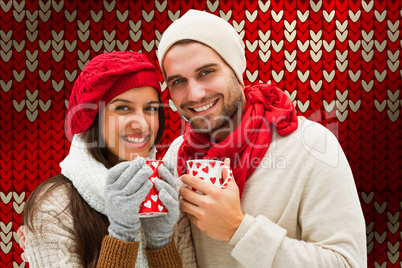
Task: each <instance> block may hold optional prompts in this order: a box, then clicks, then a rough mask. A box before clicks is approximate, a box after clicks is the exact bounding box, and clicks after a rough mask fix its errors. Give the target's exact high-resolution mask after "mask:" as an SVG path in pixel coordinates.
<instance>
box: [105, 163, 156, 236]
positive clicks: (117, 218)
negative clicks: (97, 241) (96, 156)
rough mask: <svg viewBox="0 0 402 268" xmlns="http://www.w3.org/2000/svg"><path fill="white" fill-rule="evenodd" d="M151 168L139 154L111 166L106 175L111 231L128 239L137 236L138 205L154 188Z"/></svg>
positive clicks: (107, 204) (111, 233)
mask: <svg viewBox="0 0 402 268" xmlns="http://www.w3.org/2000/svg"><path fill="white" fill-rule="evenodd" d="M151 174H152V169H151V168H150V167H149V166H148V165H146V163H145V159H144V158H142V157H139V156H138V157H137V158H135V160H133V161H126V162H122V163H120V164H117V165H116V166H114V167H113V168H111V169H110V170H109V172H108V175H107V180H106V186H105V199H106V206H107V213H108V217H109V222H110V226H109V235H110V236H111V237H114V238H116V239H120V240H123V241H127V242H132V241H134V240H135V238H136V236H137V233H138V229H139V227H140V219H139V214H138V212H139V209H140V205H141V203H142V202H143V201H144V199H145V197H146V196H147V195H148V193H149V191H150V190H151V188H152V182H151V181H150V180H149V179H148V178H149V177H150V176H151Z"/></svg>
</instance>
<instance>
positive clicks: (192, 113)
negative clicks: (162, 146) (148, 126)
mask: <svg viewBox="0 0 402 268" xmlns="http://www.w3.org/2000/svg"><path fill="white" fill-rule="evenodd" d="M158 59H159V63H160V66H161V70H162V73H163V75H164V78H165V81H166V83H167V86H168V88H169V90H170V94H171V97H172V100H173V102H174V104H175V106H176V107H177V108H178V110H179V111H180V112H181V114H182V115H183V117H184V118H186V119H187V120H188V121H189V123H190V125H191V126H190V128H189V129H188V130H187V131H186V134H185V135H184V136H181V137H179V138H177V139H176V140H175V141H174V142H173V144H172V145H171V146H170V148H169V150H168V152H167V153H166V156H165V160H166V161H171V163H177V176H180V179H181V181H182V182H183V183H184V184H187V185H189V186H191V187H193V188H196V189H198V190H200V191H201V192H203V193H204V194H203V195H201V194H198V193H196V192H194V191H191V190H189V189H188V188H187V187H181V188H180V190H179V193H180V195H181V196H182V200H181V208H182V210H183V211H184V212H186V213H187V214H188V218H189V219H190V221H191V222H192V234H193V240H194V244H195V250H196V256H197V262H198V265H199V267H242V266H244V267H365V266H366V265H367V263H366V258H367V257H366V235H365V222H364V217H363V214H362V210H361V206H360V203H359V199H358V195H357V192H356V188H355V184H354V180H353V176H352V173H351V170H350V167H349V165H348V162H347V159H346V157H345V155H344V154H343V152H342V149H341V147H340V146H339V143H338V142H337V140H336V138H335V137H334V136H333V135H332V134H331V133H330V132H329V131H328V130H326V129H325V128H324V127H322V126H321V125H319V124H316V123H313V122H311V121H309V120H307V119H305V118H303V117H299V118H298V117H297V116H296V113H295V110H294V107H293V104H292V103H291V101H290V100H289V99H288V98H287V97H286V95H285V94H284V93H283V92H282V91H281V90H279V89H277V88H276V87H275V86H274V85H266V84H259V85H253V86H251V87H250V86H248V87H245V86H244V83H243V80H242V77H243V73H244V71H245V68H246V59H245V51H244V44H243V42H242V40H241V38H240V37H239V35H238V34H237V32H236V31H235V29H234V28H233V27H232V26H231V25H230V24H229V23H227V22H226V21H225V20H223V19H221V18H219V17H217V16H214V15H212V14H208V13H206V12H202V11H195V10H190V11H188V12H187V13H186V14H185V15H183V16H182V17H181V18H180V19H178V20H176V21H175V22H173V23H172V24H171V25H170V26H169V28H168V29H167V30H166V31H165V32H164V34H163V36H162V39H161V41H160V44H159V50H158ZM322 152H324V153H322ZM198 158H205V159H219V160H222V159H225V158H229V159H230V161H231V163H230V165H231V167H232V169H233V174H234V179H235V180H232V182H231V183H229V186H228V187H227V188H226V189H219V188H218V187H216V186H214V185H212V184H209V183H208V182H205V181H203V180H200V179H199V178H197V177H193V176H190V175H186V169H185V161H186V160H190V159H198Z"/></svg>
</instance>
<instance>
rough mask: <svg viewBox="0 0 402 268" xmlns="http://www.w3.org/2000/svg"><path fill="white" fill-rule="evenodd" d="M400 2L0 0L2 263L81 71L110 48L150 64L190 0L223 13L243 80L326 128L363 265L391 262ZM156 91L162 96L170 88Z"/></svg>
mask: <svg viewBox="0 0 402 268" xmlns="http://www.w3.org/2000/svg"><path fill="white" fill-rule="evenodd" d="M98 2H99V3H98ZM149 2H150V3H149ZM401 7H402V2H401V1H366V0H362V1H332V0H323V1H315V0H314V1H297V2H296V1H254V0H246V1H242V0H239V1H236V0H233V1H225V0H221V1H218V0H216V1H213V0H210V1H198V0H194V1H166V0H163V1H162V0H156V1H110V0H106V1H103V2H102V1H93V2H90V1H59V0H56V1H44V0H42V1H30V0H25V1H20V0H17V1H11V0H9V1H7V0H6V1H0V58H1V59H0V189H1V192H0V208H1V210H0V237H1V242H0V247H1V250H0V267H13V266H14V267H23V266H24V264H22V263H21V259H20V257H19V254H20V253H21V249H20V248H19V246H18V244H17V242H15V238H16V233H15V232H16V230H17V228H18V226H19V222H20V220H21V215H22V209H23V206H24V201H25V200H26V198H27V196H28V195H29V193H30V192H31V191H32V190H33V189H34V188H35V187H36V186H37V185H38V184H39V183H40V182H42V181H44V180H46V179H48V178H50V177H52V176H55V175H56V174H58V173H59V172H60V168H59V165H58V163H59V162H60V161H61V160H62V159H63V158H64V157H65V156H66V154H67V153H68V149H69V141H68V139H67V138H66V136H65V135H64V118H65V112H66V106H67V104H68V99H69V95H70V92H71V89H72V86H73V82H74V80H75V79H76V78H77V76H78V74H79V72H80V70H82V68H83V66H84V65H85V64H86V63H87V62H88V60H89V59H91V58H92V57H94V56H95V55H97V54H100V53H103V52H106V51H112V50H134V51H140V52H142V53H144V54H145V55H146V56H147V57H148V58H149V59H150V60H151V61H152V63H154V64H157V60H156V54H155V50H156V49H157V46H158V42H159V41H158V40H160V37H161V34H162V33H163V31H164V30H165V29H166V27H167V26H168V25H169V24H170V23H171V22H172V21H173V20H175V19H177V18H178V17H179V16H180V15H182V14H184V12H185V11H187V10H188V9H190V8H194V9H198V10H207V11H208V12H211V13H214V14H216V15H219V16H221V17H223V18H224V19H226V20H228V21H229V22H230V23H231V24H232V25H233V26H234V27H235V28H236V30H237V31H238V32H239V33H240V34H241V35H242V37H243V40H244V42H245V44H246V55H247V60H248V66H247V71H246V73H245V80H246V83H247V84H250V83H254V82H259V81H262V82H276V83H277V84H278V86H279V87H280V88H282V89H283V90H284V91H285V92H286V93H287V94H288V95H289V96H290V98H291V100H292V101H293V102H294V104H295V106H296V109H297V112H298V114H299V115H304V116H306V117H309V118H310V119H312V120H314V121H318V122H320V123H322V124H323V125H324V126H326V127H327V128H329V129H330V130H331V131H332V132H333V133H335V135H336V136H337V137H338V139H339V141H340V143H341V145H342V147H343V149H344V151H345V153H346V155H347V157H348V159H349V162H350V165H351V167H352V169H353V173H354V178H355V182H356V186H357V189H358V192H359V196H360V200H361V204H362V207H363V211H364V214H365V219H366V228H367V251H368V266H369V267H400V265H401V261H402V256H400V253H401V243H400V241H401V240H402V239H401V230H402V228H401V226H400V224H401V222H402V218H401V214H400V210H401V202H400V200H401V190H399V189H400V188H399V187H400V180H401V167H402V165H401V158H402V155H401V151H402V148H401V147H402V146H401V115H400V112H401V106H402V101H401V96H400V94H401V75H402V74H401V73H402V67H401V60H402V55H401V50H402V44H401V27H402V23H401V20H402V11H401ZM211 30H213V29H211ZM158 75H159V77H160V79H161V80H162V79H163V78H162V75H161V73H160V72H159V74H158ZM162 81H163V80H162ZM162 87H163V89H165V88H166V84H165V83H163V84H162ZM163 100H164V102H165V103H166V104H167V105H168V104H169V93H168V90H165V91H164V92H163ZM166 116H167V123H166V131H165V133H164V137H163V144H169V143H170V142H171V141H172V140H173V139H174V138H176V137H177V136H178V135H179V134H180V132H181V126H180V124H181V121H180V117H179V115H178V114H177V113H175V112H174V111H173V110H172V109H167V110H166ZM165 151H166V149H164V150H162V151H161V154H163V153H164V152H165Z"/></svg>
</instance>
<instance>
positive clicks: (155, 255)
mask: <svg viewBox="0 0 402 268" xmlns="http://www.w3.org/2000/svg"><path fill="white" fill-rule="evenodd" d="M146 254H147V258H148V264H149V267H155V268H156V267H158V268H160V267H178V268H180V267H183V264H182V261H181V258H180V255H179V252H178V251H177V248H176V244H175V243H174V241H173V240H172V242H171V243H170V244H169V245H167V246H166V247H164V248H161V249H155V250H150V249H147V250H146Z"/></svg>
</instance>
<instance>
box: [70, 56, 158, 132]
mask: <svg viewBox="0 0 402 268" xmlns="http://www.w3.org/2000/svg"><path fill="white" fill-rule="evenodd" d="M144 86H152V87H154V88H155V89H156V90H157V91H158V92H159V94H161V87H160V84H159V79H158V76H157V74H156V68H155V66H154V65H153V64H152V63H150V62H149V60H148V59H147V57H146V56H144V55H143V54H141V53H137V52H129V51H121V52H110V53H105V54H102V55H99V56H96V57H95V58H93V59H92V60H91V61H90V62H88V64H87V65H86V66H85V68H84V69H83V70H82V72H81V74H80V75H79V77H78V79H77V80H76V82H75V84H74V87H73V91H72V92H71V96H70V101H69V104H68V114H67V127H68V134H78V133H81V132H84V131H86V130H88V129H89V128H90V127H91V125H92V123H93V121H94V119H95V117H96V115H97V113H98V112H99V106H100V103H101V102H104V105H106V104H108V103H109V102H110V101H111V100H112V99H113V98H114V97H116V96H117V95H119V94H121V93H123V92H125V91H127V90H129V89H132V88H138V87H144Z"/></svg>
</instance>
